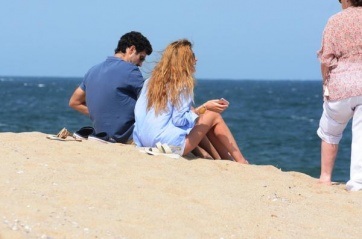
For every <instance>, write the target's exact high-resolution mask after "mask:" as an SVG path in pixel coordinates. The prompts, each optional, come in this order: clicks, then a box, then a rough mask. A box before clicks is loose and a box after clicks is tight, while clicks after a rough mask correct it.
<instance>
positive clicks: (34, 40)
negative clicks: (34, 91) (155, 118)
mask: <svg viewBox="0 0 362 239" xmlns="http://www.w3.org/2000/svg"><path fill="white" fill-rule="evenodd" d="M127 3H129V5H127ZM340 10H341V6H340V4H339V2H338V1H337V0H303V1H301V0H272V1H271V0H270V1H269V0H268V1H255V0H254V1H244V0H219V1H216V0H183V1H175V0H153V1H151V0H139V1H122V0H105V1H95V0H62V1H55V0H31V1H29V0H9V1H5V0H0V75H1V76H60V77H68V76H71V77H73V76H74V77H82V76H83V75H84V73H85V72H86V71H87V70H88V69H89V68H90V67H91V66H93V65H94V64H96V63H99V62H101V61H103V60H104V59H105V58H106V57H107V56H110V55H113V50H114V48H115V47H116V45H117V42H118V39H119V38H120V36H121V35H123V34H124V33H126V32H128V31H131V30H136V31H140V32H142V33H143V34H144V35H145V36H146V37H147V38H148V39H149V40H150V42H151V44H152V46H153V49H154V53H153V54H152V55H151V56H150V57H148V58H147V60H148V61H150V62H152V61H155V60H156V59H157V58H158V56H159V55H158V53H157V52H158V51H161V50H163V49H164V48H165V46H166V45H167V44H168V43H170V42H171V41H174V40H177V39H180V38H187V39H189V40H191V41H192V42H193V43H194V51H195V53H196V55H197V58H198V63H197V72H196V78H197V79H317V80H318V79H320V78H321V77H320V65H319V62H318V60H317V59H316V51H317V50H318V49H319V48H320V45H321V36H322V31H323V28H324V26H325V24H326V22H327V20H328V18H329V17H330V16H331V15H332V14H335V13H337V12H338V11H340ZM151 68H152V64H148V65H147V64H146V66H145V67H143V69H142V70H143V72H145V75H146V74H147V72H149V71H150V70H151Z"/></svg>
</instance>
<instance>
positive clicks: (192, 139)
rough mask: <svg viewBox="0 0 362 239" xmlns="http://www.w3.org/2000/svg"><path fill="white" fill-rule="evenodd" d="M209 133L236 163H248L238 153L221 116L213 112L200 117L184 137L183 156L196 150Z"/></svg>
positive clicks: (237, 148)
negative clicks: (211, 133) (212, 134)
mask: <svg viewBox="0 0 362 239" xmlns="http://www.w3.org/2000/svg"><path fill="white" fill-rule="evenodd" d="M209 131H211V132H213V133H214V135H215V137H217V139H218V140H219V141H220V143H221V144H222V146H223V147H224V148H226V149H227V151H228V152H229V153H230V154H231V156H232V157H233V158H234V160H235V161H236V162H239V163H248V161H247V160H246V159H245V158H244V156H243V155H242V153H241V152H240V149H239V147H238V145H237V143H236V141H235V139H234V136H233V135H232V134H231V132H230V130H229V127H228V126H227V125H226V123H225V121H224V120H223V119H222V117H221V115H220V114H219V113H215V112H213V111H206V113H205V114H203V115H200V117H199V118H198V120H197V122H196V125H195V127H194V128H193V129H192V130H191V132H190V134H189V135H187V137H186V144H185V150H184V154H188V153H189V152H190V151H191V150H193V149H194V148H196V146H197V145H198V144H199V143H200V142H201V140H202V139H203V138H204V137H205V135H206V134H207V133H208V132H209ZM214 146H215V147H220V146H216V145H214Z"/></svg>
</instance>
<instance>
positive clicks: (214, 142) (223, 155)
mask: <svg viewBox="0 0 362 239" xmlns="http://www.w3.org/2000/svg"><path fill="white" fill-rule="evenodd" d="M207 137H208V138H209V140H210V141H211V143H212V145H214V147H215V150H216V151H217V152H218V154H219V155H220V159H228V160H233V158H232V157H231V156H230V154H229V151H228V150H227V149H226V148H225V147H224V146H223V145H222V143H221V142H220V140H218V138H217V136H216V135H215V134H214V131H213V130H210V131H209V132H208V133H207Z"/></svg>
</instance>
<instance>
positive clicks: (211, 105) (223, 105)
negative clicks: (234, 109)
mask: <svg viewBox="0 0 362 239" xmlns="http://www.w3.org/2000/svg"><path fill="white" fill-rule="evenodd" d="M204 106H206V109H207V110H211V111H214V112H216V113H222V112H223V111H224V110H226V109H227V108H228V107H229V102H228V101H227V100H224V99H220V100H209V101H207V102H205V103H204Z"/></svg>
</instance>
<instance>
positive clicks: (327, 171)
mask: <svg viewBox="0 0 362 239" xmlns="http://www.w3.org/2000/svg"><path fill="white" fill-rule="evenodd" d="M337 152H338V144H329V143H327V142H325V141H323V140H322V143H321V175H320V177H319V181H318V182H319V183H321V184H327V185H331V184H332V172H333V168H334V162H335V161H336V156H337Z"/></svg>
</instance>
